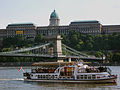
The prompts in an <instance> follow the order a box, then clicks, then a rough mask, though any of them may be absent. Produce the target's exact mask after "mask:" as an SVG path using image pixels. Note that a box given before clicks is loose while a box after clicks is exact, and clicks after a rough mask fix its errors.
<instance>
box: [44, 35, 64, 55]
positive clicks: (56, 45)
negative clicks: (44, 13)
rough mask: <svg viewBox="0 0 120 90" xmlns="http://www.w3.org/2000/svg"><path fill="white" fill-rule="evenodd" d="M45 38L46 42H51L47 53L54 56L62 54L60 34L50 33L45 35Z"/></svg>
mask: <svg viewBox="0 0 120 90" xmlns="http://www.w3.org/2000/svg"><path fill="white" fill-rule="evenodd" d="M45 40H46V41H47V42H48V43H51V45H50V47H49V49H48V53H49V54H50V55H53V56H54V57H61V56H62V43H61V40H62V38H61V36H60V35H52V36H46V37H45Z"/></svg>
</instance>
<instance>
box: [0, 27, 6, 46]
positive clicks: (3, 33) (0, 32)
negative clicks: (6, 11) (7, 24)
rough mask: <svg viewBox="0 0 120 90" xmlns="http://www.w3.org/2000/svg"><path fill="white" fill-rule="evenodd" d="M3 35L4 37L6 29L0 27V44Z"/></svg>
mask: <svg viewBox="0 0 120 90" xmlns="http://www.w3.org/2000/svg"><path fill="white" fill-rule="evenodd" d="M4 37H6V29H0V46H1V45H2V41H3V38H4Z"/></svg>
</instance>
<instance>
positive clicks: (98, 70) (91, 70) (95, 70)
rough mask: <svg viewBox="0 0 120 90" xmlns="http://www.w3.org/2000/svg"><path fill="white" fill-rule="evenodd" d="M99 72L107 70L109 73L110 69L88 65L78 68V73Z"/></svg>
mask: <svg viewBox="0 0 120 90" xmlns="http://www.w3.org/2000/svg"><path fill="white" fill-rule="evenodd" d="M86 72H87V73H99V72H108V73H111V71H110V69H108V70H107V68H106V67H89V68H86V69H84V68H83V69H82V68H81V69H79V70H78V73H86Z"/></svg>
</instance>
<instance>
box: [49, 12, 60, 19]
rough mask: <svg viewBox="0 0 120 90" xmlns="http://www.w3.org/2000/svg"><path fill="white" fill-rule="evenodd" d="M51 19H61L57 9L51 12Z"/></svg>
mask: <svg viewBox="0 0 120 90" xmlns="http://www.w3.org/2000/svg"><path fill="white" fill-rule="evenodd" d="M50 19H59V17H58V15H57V13H56V12H55V10H54V11H53V12H52V13H51V15H50Z"/></svg>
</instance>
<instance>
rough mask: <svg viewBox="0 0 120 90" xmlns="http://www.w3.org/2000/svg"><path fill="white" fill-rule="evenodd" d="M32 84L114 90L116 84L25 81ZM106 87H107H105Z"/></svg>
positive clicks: (61, 88) (60, 89) (69, 89)
mask: <svg viewBox="0 0 120 90" xmlns="http://www.w3.org/2000/svg"><path fill="white" fill-rule="evenodd" d="M25 83H29V84H32V85H38V86H40V87H42V88H47V89H52V90H54V89H55V90H113V89H114V90H115V88H114V87H115V86H117V84H113V83H109V84H70V83H41V82H25ZM106 87H107V88H106Z"/></svg>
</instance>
